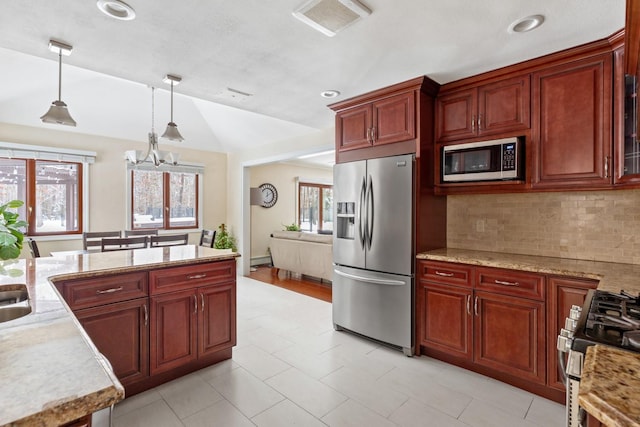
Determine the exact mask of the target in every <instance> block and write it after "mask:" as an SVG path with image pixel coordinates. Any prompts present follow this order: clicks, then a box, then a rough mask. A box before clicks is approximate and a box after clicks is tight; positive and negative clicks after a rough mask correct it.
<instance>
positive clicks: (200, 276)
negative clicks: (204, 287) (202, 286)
mask: <svg viewBox="0 0 640 427" xmlns="http://www.w3.org/2000/svg"><path fill="white" fill-rule="evenodd" d="M205 277H207V275H206V274H194V275H193V276H187V279H189V280H193V279H204V278H205Z"/></svg>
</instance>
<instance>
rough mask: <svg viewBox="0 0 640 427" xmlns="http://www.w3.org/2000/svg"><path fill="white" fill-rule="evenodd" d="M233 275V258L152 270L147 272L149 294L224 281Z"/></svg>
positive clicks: (230, 278) (233, 277) (234, 263)
mask: <svg viewBox="0 0 640 427" xmlns="http://www.w3.org/2000/svg"><path fill="white" fill-rule="evenodd" d="M235 277H236V262H235V260H230V261H221V262H211V263H207V264H200V265H197V264H196V265H189V266H185V267H173V268H164V269H161V270H153V271H150V272H149V283H150V285H149V294H151V295H157V294H163V293H166V292H174V291H179V290H182V289H189V288H195V287H197V286H203V285H211V284H215V283H224V282H228V281H230V280H234V279H235Z"/></svg>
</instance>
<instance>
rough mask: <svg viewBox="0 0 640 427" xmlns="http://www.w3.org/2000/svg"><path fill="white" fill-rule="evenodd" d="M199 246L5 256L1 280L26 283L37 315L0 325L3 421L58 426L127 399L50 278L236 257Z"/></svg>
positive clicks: (0, 414)
mask: <svg viewBox="0 0 640 427" xmlns="http://www.w3.org/2000/svg"><path fill="white" fill-rule="evenodd" d="M238 256H239V254H237V253H233V252H229V251H227V250H218V249H211V248H204V247H200V246H194V245H187V246H171V247H164V248H150V249H137V250H133V251H114V252H105V253H95V254H86V255H70V256H65V257H45V258H36V259H20V260H10V261H4V262H0V285H6V284H19V283H24V284H26V285H27V289H28V291H29V298H30V301H29V302H30V304H31V307H32V313H31V314H28V315H27V316H24V317H22V318H19V319H16V320H11V321H8V322H3V323H0V402H2V405H1V406H2V407H1V410H0V426H5V425H11V426H23V425H24V426H27V425H28V426H58V425H60V424H62V423H65V422H68V421H71V420H74V419H77V418H80V417H83V416H84V415H87V414H90V413H92V412H95V411H97V410H100V409H102V408H106V407H108V406H110V405H112V404H113V403H116V402H118V401H120V400H122V399H123V398H124V389H123V387H122V385H121V384H120V382H119V381H118V379H117V378H116V377H115V376H114V374H113V372H112V371H111V369H109V368H108V367H107V366H106V363H105V362H104V361H103V359H102V358H101V357H100V354H99V352H98V350H97V349H96V348H95V346H94V345H93V343H92V342H91V340H90V339H89V337H88V336H87V335H86V333H85V331H84V329H82V327H81V326H80V323H78V321H77V319H76V318H75V316H74V315H73V313H72V312H71V310H70V309H69V308H68V306H67V305H66V303H65V302H64V300H63V299H62V297H61V296H60V295H59V294H58V291H57V290H56V288H55V286H53V285H52V284H51V280H52V279H53V280H55V279H65V278H70V277H83V276H84V277H86V276H92V277H94V276H96V275H103V274H113V273H121V272H128V271H134V270H139V269H151V268H158V267H167V266H179V265H182V264H193V263H204V262H210V261H221V260H225V259H234V258H236V257H238Z"/></svg>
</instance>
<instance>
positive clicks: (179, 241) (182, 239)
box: [149, 233, 189, 248]
mask: <svg viewBox="0 0 640 427" xmlns="http://www.w3.org/2000/svg"><path fill="white" fill-rule="evenodd" d="M150 242H151V244H150V245H149V246H150V247H152V248H156V247H160V246H178V245H186V244H187V243H189V234H188V233H184V234H162V235H160V236H150Z"/></svg>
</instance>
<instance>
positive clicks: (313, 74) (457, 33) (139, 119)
mask: <svg viewBox="0 0 640 427" xmlns="http://www.w3.org/2000/svg"><path fill="white" fill-rule="evenodd" d="M126 1H127V2H128V3H129V4H130V5H131V6H132V7H133V8H134V9H135V11H136V13H137V16H136V18H135V19H134V20H132V21H119V20H115V19H112V18H110V17H107V16H106V15H104V14H102V13H101V12H100V11H99V10H98V8H97V7H96V3H95V1H94V0H84V1H77V0H55V1H41V0H21V1H11V2H3V5H2V14H1V15H0V64H2V65H1V66H0V81H1V82H2V84H1V86H0V87H1V90H0V122H5V123H16V124H21V125H27V126H36V127H47V128H51V129H56V128H59V127H56V125H49V124H43V123H41V122H40V120H39V117H40V116H41V115H42V114H44V113H45V112H46V110H47V109H48V106H49V105H50V103H51V102H52V101H53V100H54V99H56V97H57V83H58V76H57V72H58V64H57V55H55V54H53V53H51V52H50V51H49V50H48V49H47V44H48V41H49V39H50V38H54V39H56V40H60V41H63V42H66V43H68V44H71V45H73V52H72V54H71V56H68V57H63V72H62V100H63V101H65V102H66V103H67V104H68V105H69V111H70V112H71V114H72V116H73V117H74V119H75V120H76V121H77V122H78V126H77V127H76V128H68V127H64V128H63V130H70V131H73V132H81V133H87V134H95V135H104V136H108V137H115V138H125V139H131V140H140V141H141V143H142V142H145V141H146V135H147V132H149V129H150V127H151V90H150V89H149V86H155V87H157V88H158V89H159V90H156V100H155V113H156V114H155V127H156V131H157V132H158V133H159V134H161V133H162V132H163V130H164V127H165V126H166V123H167V122H168V121H169V102H170V101H169V92H168V89H169V86H168V85H167V84H165V83H163V82H162V78H163V77H164V75H165V74H168V73H171V74H176V75H179V76H182V78H183V81H182V83H181V84H180V85H178V86H176V87H175V99H174V103H175V112H174V121H175V122H176V123H177V124H178V127H179V129H180V132H181V133H182V135H183V136H184V137H185V138H186V141H185V142H182V143H180V144H181V145H183V146H188V147H192V148H198V149H202V150H211V151H236V150H245V149H250V148H251V147H254V146H257V145H261V144H267V143H269V142H273V141H277V140H281V139H289V138H295V137H299V136H302V135H305V134H308V133H311V132H314V131H315V130H318V129H326V128H328V127H331V126H333V113H332V112H331V111H330V110H329V109H328V108H327V107H326V105H327V104H329V103H331V102H334V101H338V100H342V99H346V98H349V97H352V96H355V95H359V94H361V93H364V92H367V91H370V90H374V89H377V88H380V87H384V86H387V85H390V84H394V83H398V82H400V81H404V80H408V79H411V78H413V77H417V76H419V75H423V74H426V75H428V76H429V77H431V78H432V79H434V80H435V81H437V82H439V83H441V84H443V83H447V82H450V81H453V80H457V79H460V78H464V77H467V76H470V75H474V74H477V73H480V72H484V71H487V70H491V69H495V68H498V67H502V66H505V65H509V64H513V63H516V62H520V61H524V60H527V59H530V58H534V57H538V56H541V55H544V54H547V53H550V52H553V51H557V50H561V49H565V48H568V47H571V46H575V45H578V44H582V43H586V42H590V41H593V40H597V39H601V38H603V37H607V36H609V35H611V34H612V33H614V32H615V31H617V30H619V29H621V28H622V27H623V26H624V7H625V2H624V1H621V0H563V1H557V0H540V1H530V0H482V1H472V0H447V1H441V0H400V1H394V2H392V1H388V0H362V3H364V4H365V5H366V6H367V7H368V8H369V9H371V11H372V13H371V15H370V16H368V17H366V18H364V19H362V20H361V21H359V22H356V23H355V24H353V25H352V26H350V27H348V28H346V29H345V30H343V31H342V32H339V33H338V34H336V35H335V36H334V37H327V36H326V35H324V34H322V33H320V32H318V31H316V30H314V29H312V28H311V27H309V26H307V25H305V24H304V23H302V22H301V21H299V20H297V19H296V18H294V17H293V16H292V11H293V10H295V9H296V8H298V7H299V6H301V5H302V4H303V3H304V1H305V0H268V1H257V0H240V1H220V0H180V1H175V0H154V1H142V0H126ZM533 14H543V15H544V16H545V22H544V24H543V25H542V26H541V27H540V28H538V29H537V30H535V31H531V32H528V33H512V32H509V31H508V30H507V29H508V27H509V25H510V24H511V23H512V22H514V21H515V20H517V19H519V18H522V17H524V16H528V15H533ZM228 88H231V89H233V90H237V91H241V92H244V93H248V94H250V95H251V96H248V97H241V98H238V97H236V96H232V95H233V92H229V90H228ZM327 89H335V90H338V91H340V92H341V95H340V96H339V97H338V98H334V99H333V100H327V99H326V98H322V97H321V96H320V92H321V91H323V90H327ZM163 144H164V143H163Z"/></svg>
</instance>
